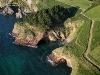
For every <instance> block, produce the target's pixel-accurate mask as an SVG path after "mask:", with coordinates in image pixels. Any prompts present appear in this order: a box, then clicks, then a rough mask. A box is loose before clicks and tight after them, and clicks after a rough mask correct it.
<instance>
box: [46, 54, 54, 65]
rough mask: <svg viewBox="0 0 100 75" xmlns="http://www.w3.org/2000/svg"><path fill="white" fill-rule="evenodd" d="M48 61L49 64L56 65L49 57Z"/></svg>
mask: <svg viewBox="0 0 100 75" xmlns="http://www.w3.org/2000/svg"><path fill="white" fill-rule="evenodd" d="M47 61H48V62H49V63H51V64H52V65H54V62H53V61H52V60H51V59H50V58H49V57H48V56H47Z"/></svg>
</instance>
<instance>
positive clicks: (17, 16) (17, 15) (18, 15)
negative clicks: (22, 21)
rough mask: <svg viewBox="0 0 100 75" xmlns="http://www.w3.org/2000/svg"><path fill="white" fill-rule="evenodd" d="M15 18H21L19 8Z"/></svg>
mask: <svg viewBox="0 0 100 75" xmlns="http://www.w3.org/2000/svg"><path fill="white" fill-rule="evenodd" d="M16 18H22V13H21V10H20V9H18V13H16Z"/></svg>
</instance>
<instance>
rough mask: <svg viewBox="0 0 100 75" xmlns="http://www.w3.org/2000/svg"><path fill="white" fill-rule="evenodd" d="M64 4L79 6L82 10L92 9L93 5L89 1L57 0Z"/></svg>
mask: <svg viewBox="0 0 100 75" xmlns="http://www.w3.org/2000/svg"><path fill="white" fill-rule="evenodd" d="M57 1H60V2H63V3H67V4H70V5H73V6H78V7H80V8H82V9H87V8H88V7H90V5H91V3H92V2H90V1H88V0H57Z"/></svg>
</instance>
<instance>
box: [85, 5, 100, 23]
mask: <svg viewBox="0 0 100 75" xmlns="http://www.w3.org/2000/svg"><path fill="white" fill-rule="evenodd" d="M85 15H86V16H88V17H89V18H91V19H93V20H95V21H100V5H98V6H96V7H94V8H92V9H90V10H88V11H87V12H86V13H85Z"/></svg>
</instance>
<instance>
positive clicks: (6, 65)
mask: <svg viewBox="0 0 100 75" xmlns="http://www.w3.org/2000/svg"><path fill="white" fill-rule="evenodd" d="M17 21H20V20H18V19H15V17H14V16H3V15H0V75H70V72H71V71H70V68H69V67H67V66H66V64H60V65H58V66H52V65H51V64H50V63H49V62H48V61H47V58H46V57H47V55H49V54H50V53H51V51H52V50H53V49H55V48H57V47H59V43H58V42H54V43H45V44H43V45H40V46H39V47H38V48H29V47H24V46H20V45H15V44H13V43H12V42H13V41H14V38H13V37H12V36H10V35H9V33H10V32H11V31H12V29H13V27H14V23H15V22H17Z"/></svg>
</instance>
